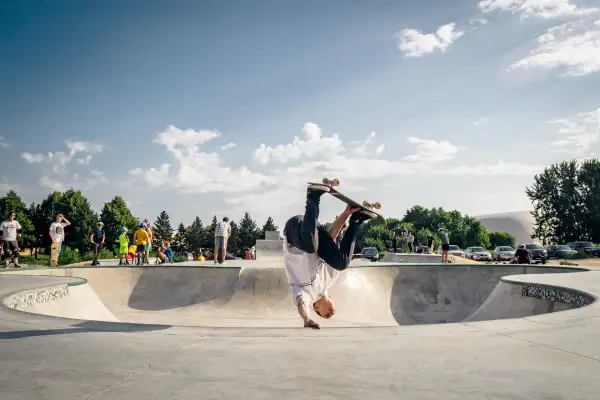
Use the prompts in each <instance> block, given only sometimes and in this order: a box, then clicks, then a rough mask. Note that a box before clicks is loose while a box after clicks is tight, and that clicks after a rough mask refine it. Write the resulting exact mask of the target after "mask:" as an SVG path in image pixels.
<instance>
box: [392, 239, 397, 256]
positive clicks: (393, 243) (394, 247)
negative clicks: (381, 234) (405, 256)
mask: <svg viewBox="0 0 600 400" xmlns="http://www.w3.org/2000/svg"><path fill="white" fill-rule="evenodd" d="M392 247H393V249H394V253H397V252H398V240H397V239H392Z"/></svg>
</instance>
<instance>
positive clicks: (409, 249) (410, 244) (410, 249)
mask: <svg viewBox="0 0 600 400" xmlns="http://www.w3.org/2000/svg"><path fill="white" fill-rule="evenodd" d="M408 252H409V253H412V252H413V249H412V243H410V242H409V243H408Z"/></svg>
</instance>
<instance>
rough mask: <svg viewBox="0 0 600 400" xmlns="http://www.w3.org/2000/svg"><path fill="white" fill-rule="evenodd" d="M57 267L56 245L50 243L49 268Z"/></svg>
mask: <svg viewBox="0 0 600 400" xmlns="http://www.w3.org/2000/svg"><path fill="white" fill-rule="evenodd" d="M57 265H58V244H57V243H52V246H50V266H51V267H56V266H57Z"/></svg>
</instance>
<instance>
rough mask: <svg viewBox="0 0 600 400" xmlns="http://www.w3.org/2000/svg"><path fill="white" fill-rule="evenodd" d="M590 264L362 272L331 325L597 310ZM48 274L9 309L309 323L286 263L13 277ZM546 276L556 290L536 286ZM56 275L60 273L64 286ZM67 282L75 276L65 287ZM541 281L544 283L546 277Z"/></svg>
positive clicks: (343, 285)
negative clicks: (582, 282) (581, 285)
mask: <svg viewBox="0 0 600 400" xmlns="http://www.w3.org/2000/svg"><path fill="white" fill-rule="evenodd" d="M581 273H583V274H585V273H592V272H589V271H587V270H586V269H582V268H570V267H555V266H531V265H528V266H525V265H497V264H492V265H485V264H482V265H473V264H464V265H459V264H452V265H450V266H449V265H442V264H386V263H371V264H364V265H360V266H353V267H351V268H349V269H347V270H346V271H343V272H342V273H341V274H340V277H339V279H338V281H337V283H336V284H335V285H334V286H333V288H332V289H331V290H330V294H331V296H332V297H333V299H334V300H335V304H336V314H335V316H334V317H333V318H331V319H327V320H323V319H319V322H320V323H322V325H323V326H326V327H327V326H329V327H340V328H341V327H344V328H351V327H397V326H405V325H427V324H448V323H462V322H475V321H487V320H497V319H510V318H523V317H530V316H535V315H541V314H548V313H554V312H562V311H566V310H570V309H575V308H580V307H584V306H587V305H590V304H591V303H593V302H594V301H595V296H593V295H591V294H588V293H585V292H583V291H579V290H577V289H574V288H569V287H565V286H562V285H561V284H560V282H561V277H562V276H564V274H581ZM8 274H18V275H36V276H40V275H42V276H43V275H46V276H48V284H47V285H46V286H43V287H40V288H35V289H30V290H27V291H24V292H18V293H12V294H10V295H7V296H6V297H4V298H3V299H2V302H3V305H4V306H6V307H9V308H12V309H16V310H18V311H22V312H26V313H34V314H42V315H47V316H53V317H60V318H70V319H76V320H91V321H101V322H111V323H115V322H117V323H119V322H120V323H134V324H154V325H166V326H187V327H235V328H245V327H248V328H291V327H299V326H301V323H302V321H301V320H300V319H299V317H298V314H297V310H296V308H295V306H294V305H293V302H292V296H291V290H290V286H289V284H288V283H287V279H286V274H285V270H284V269H283V268H281V267H265V266H261V267H240V266H228V267H224V266H215V267H213V266H203V265H202V266H201V265H185V266H168V267H162V266H147V267H116V266H101V267H67V268H43V269H26V270H18V271H10V272H8V271H6V272H2V273H1V274H0V277H1V276H2V275H8ZM541 276H545V277H547V278H548V279H549V280H550V281H551V282H555V283H553V284H547V283H543V284H542V283H536V277H541ZM52 277H61V278H62V279H63V281H61V283H60V284H56V283H53V281H52V280H53V279H57V278H52ZM64 277H70V278H72V279H70V281H69V282H68V283H64ZM540 280H541V279H540Z"/></svg>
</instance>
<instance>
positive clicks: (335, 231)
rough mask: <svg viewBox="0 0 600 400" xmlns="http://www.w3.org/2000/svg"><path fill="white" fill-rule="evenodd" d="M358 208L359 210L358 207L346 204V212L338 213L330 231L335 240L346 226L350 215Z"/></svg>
mask: <svg viewBox="0 0 600 400" xmlns="http://www.w3.org/2000/svg"><path fill="white" fill-rule="evenodd" d="M356 210H358V208H350V206H346V209H345V210H344V212H342V213H341V214H340V215H338V217H337V218H336V219H335V221H333V224H331V227H330V228H329V233H330V234H331V238H332V239H333V241H334V242H335V239H337V237H338V235H339V234H340V232H341V230H342V228H343V227H344V224H346V221H347V220H348V217H349V216H350V215H352V213H353V212H354V211H356Z"/></svg>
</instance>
